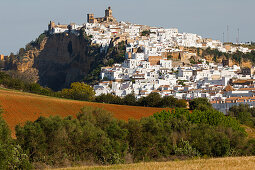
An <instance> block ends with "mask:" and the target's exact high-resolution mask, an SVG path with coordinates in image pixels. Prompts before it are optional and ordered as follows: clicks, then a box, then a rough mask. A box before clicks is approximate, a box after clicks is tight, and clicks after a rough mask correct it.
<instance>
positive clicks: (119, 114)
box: [0, 89, 163, 132]
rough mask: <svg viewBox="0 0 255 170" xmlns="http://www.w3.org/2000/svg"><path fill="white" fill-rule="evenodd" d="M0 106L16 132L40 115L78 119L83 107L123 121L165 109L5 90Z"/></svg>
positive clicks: (0, 98) (0, 97)
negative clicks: (16, 129) (18, 126)
mask: <svg viewBox="0 0 255 170" xmlns="http://www.w3.org/2000/svg"><path fill="white" fill-rule="evenodd" d="M0 105H1V106H2V108H3V110H4V114H3V117H4V119H5V120H6V122H7V123H8V125H9V126H10V128H11V129H12V131H13V132H14V128H15V126H16V125H17V124H23V123H24V122H26V121H34V120H36V119H37V118H38V117H40V116H46V117H48V116H54V115H59V116H61V117H66V116H69V115H71V116H76V114H77V113H78V112H79V111H80V109H81V108H82V107H84V106H91V107H100V108H103V109H105V110H107V111H109V112H111V113H112V114H113V116H114V117H115V118H117V119H122V120H128V119H130V118H134V119H140V118H142V117H147V116H150V115H152V114H154V113H156V112H160V111H161V110H163V109H161V108H149V107H136V106H122V105H112V104H104V103H93V102H83V101H75V100H67V99H59V98H54V97H48V96H40V95H36V94H31V93H24V92H19V91H13V90H6V89H0Z"/></svg>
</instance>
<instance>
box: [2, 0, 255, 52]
mask: <svg viewBox="0 0 255 170" xmlns="http://www.w3.org/2000/svg"><path fill="white" fill-rule="evenodd" d="M107 6H111V7H112V9H113V15H114V16H115V17H116V18H117V19H118V20H119V21H129V22H131V23H137V24H145V25H150V26H159V27H165V28H171V27H177V28H179V30H180V32H191V33H197V34H199V35H202V36H203V37H208V38H213V39H219V40H222V33H223V32H225V40H226V39H227V33H226V32H227V25H229V40H230V41H232V42H236V37H237V29H238V28H239V29H240V41H243V42H244V41H255V19H254V12H253V11H254V9H255V1H254V0H242V1H240V0H213V1H212V0H0V23H1V27H0V54H1V53H3V54H6V55H7V54H9V53H10V52H14V53H16V52H17V51H18V49H19V48H21V47H24V46H25V44H27V43H28V42H30V41H31V40H34V39H35V38H36V37H38V35H40V33H42V32H43V31H44V30H46V29H47V25H48V23H49V21H50V20H52V21H55V22H56V23H58V22H59V23H62V24H69V23H70V22H75V23H77V24H82V23H85V22H86V14H87V13H95V16H104V10H105V8H106V7H107Z"/></svg>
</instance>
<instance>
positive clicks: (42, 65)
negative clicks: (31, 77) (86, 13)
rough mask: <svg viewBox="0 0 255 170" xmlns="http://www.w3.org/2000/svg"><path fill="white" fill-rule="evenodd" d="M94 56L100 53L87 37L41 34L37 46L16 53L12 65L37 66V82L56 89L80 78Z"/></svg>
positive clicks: (22, 70) (86, 71) (26, 67)
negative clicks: (41, 36) (20, 53)
mask: <svg viewBox="0 0 255 170" xmlns="http://www.w3.org/2000/svg"><path fill="white" fill-rule="evenodd" d="M97 57H103V54H101V53H100V48H99V47H98V46H92V45H91V44H90V40H89V39H86V38H84V37H81V36H76V35H74V34H55V35H51V36H47V37H45V38H44V39H43V40H42V41H41V42H40V44H39V47H37V48H33V49H31V50H28V51H26V52H25V54H24V55H23V56H22V57H20V56H19V59H17V60H14V64H13V65H15V69H17V70H18V71H20V72H25V71H27V70H29V69H32V68H33V69H37V70H38V75H39V83H40V84H41V85H43V86H47V87H50V88H52V89H54V90H59V89H61V88H63V87H68V86H69V85H70V83H72V82H74V81H80V80H81V79H83V78H84V77H85V76H86V75H87V74H88V73H89V71H90V70H91V66H92V65H93V64H94V63H95V60H96V58H97Z"/></svg>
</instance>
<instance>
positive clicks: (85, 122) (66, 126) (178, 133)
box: [0, 106, 255, 169]
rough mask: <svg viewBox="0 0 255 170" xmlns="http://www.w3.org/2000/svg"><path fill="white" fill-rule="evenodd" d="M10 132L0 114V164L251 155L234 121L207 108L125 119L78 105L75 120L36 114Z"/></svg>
mask: <svg viewBox="0 0 255 170" xmlns="http://www.w3.org/2000/svg"><path fill="white" fill-rule="evenodd" d="M15 132H16V137H17V139H11V137H10V130H9V129H8V126H7V125H6V123H5V122H4V120H3V119H2V118H0V142H1V143H0V147H1V149H0V156H1V159H0V160H1V161H2V163H1V165H2V167H4V168H5V167H7V168H9V169H15V168H16V169H19V168H20V169H25V168H26V169H29V168H45V167H47V166H51V167H64V166H70V165H79V164H84V163H85V162H86V163H94V164H104V165H105V164H106V165H109V164H119V163H133V162H141V161H160V160H175V159H189V158H196V157H224V156H243V155H245V156H247V155H255V140H254V139H249V138H247V134H246V132H245V130H244V129H243V128H242V127H241V124H240V123H239V121H238V120H236V119H235V118H233V117H231V116H225V115H224V114H223V113H221V112H219V111H216V110H214V109H211V108H210V106H208V107H207V108H206V107H203V108H202V110H200V109H195V110H193V111H192V112H191V111H190V110H187V109H184V108H176V109H174V110H172V111H162V112H160V113H156V114H154V115H153V116H150V117H146V118H142V119H141V120H134V119H130V120H129V121H127V122H126V121H122V120H117V119H115V118H114V117H113V116H112V115H111V113H109V112H108V111H105V110H103V109H100V108H91V107H84V108H83V109H82V110H81V111H80V113H78V114H77V118H73V117H71V116H68V117H66V118H60V117H58V116H54V117H53V116H51V117H49V118H46V117H39V118H38V119H37V120H36V121H34V122H31V121H29V122H27V123H25V125H24V126H22V125H17V126H16V128H15ZM6 146H8V147H6ZM9 150H15V152H14V151H13V152H10V151H9ZM17 158H18V159H17ZM15 160H18V162H16V164H13V161H15ZM14 165H15V167H14ZM2 167H0V168H2Z"/></svg>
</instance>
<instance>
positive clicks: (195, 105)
mask: <svg viewBox="0 0 255 170" xmlns="http://www.w3.org/2000/svg"><path fill="white" fill-rule="evenodd" d="M189 107H190V109H191V110H195V109H198V110H206V109H211V108H212V104H211V103H210V102H209V100H208V99H207V98H196V99H193V100H191V101H190V102H189Z"/></svg>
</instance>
